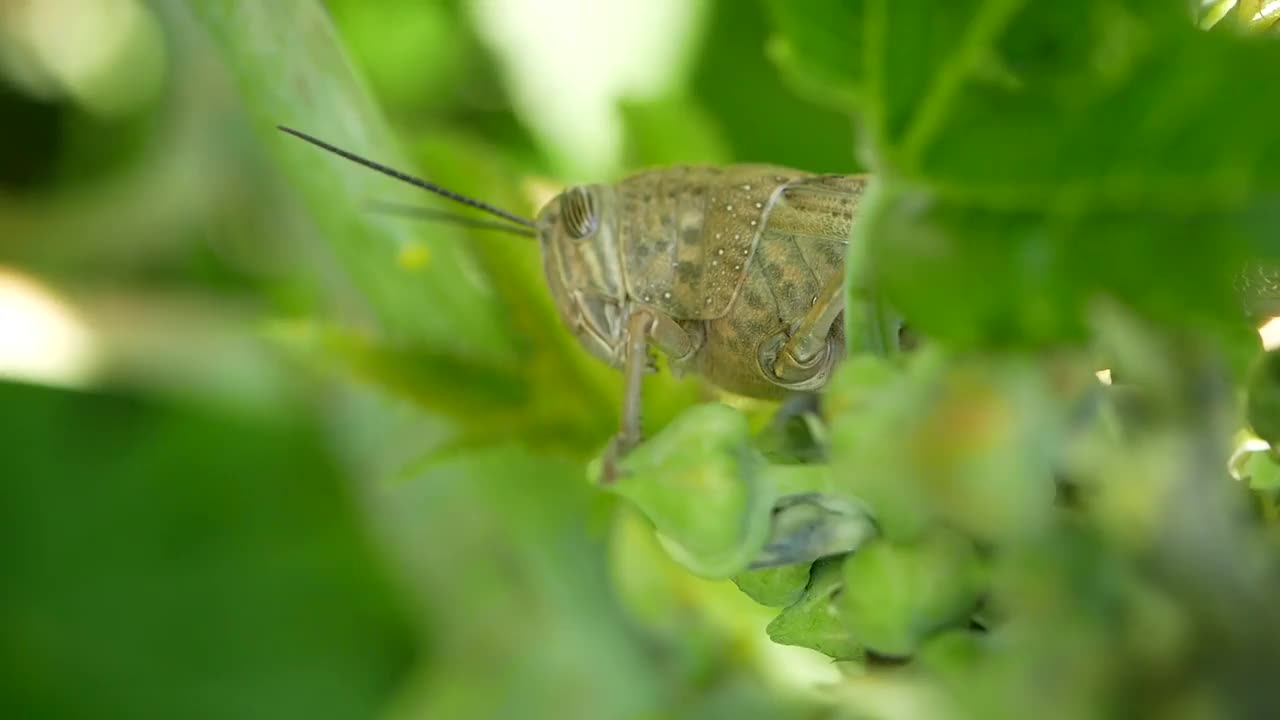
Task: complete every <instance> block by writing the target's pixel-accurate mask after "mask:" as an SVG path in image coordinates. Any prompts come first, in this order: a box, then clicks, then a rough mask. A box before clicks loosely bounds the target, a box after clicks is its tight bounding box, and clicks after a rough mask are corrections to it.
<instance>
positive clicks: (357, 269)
mask: <svg viewBox="0 0 1280 720" xmlns="http://www.w3.org/2000/svg"><path fill="white" fill-rule="evenodd" d="M190 7H191V11H192V12H193V13H194V14H195V17H196V18H197V19H198V21H199V22H200V24H201V26H202V27H203V28H204V29H205V30H206V31H207V32H208V34H209V36H210V37H211V38H212V39H213V40H214V42H215V44H216V46H217V48H218V49H219V51H220V53H221V56H222V58H223V59H224V61H225V63H226V65H227V67H228V68H229V69H230V71H231V74H232V77H233V79H234V81H235V83H236V87H237V89H238V91H239V93H240V95H241V97H242V98H243V99H244V100H245V107H246V109H247V111H248V112H249V115H250V117H251V119H252V120H253V121H254V123H255V130H256V133H257V135H258V137H259V138H261V140H262V142H263V143H264V145H265V146H266V147H268V148H269V149H270V153H271V155H272V156H273V157H274V158H275V159H276V160H277V161H278V163H279V165H280V167H281V168H282V169H283V170H284V173H285V176H286V178H287V180H288V181H289V183H290V184H291V185H292V186H293V187H294V188H296V190H297V192H298V196H299V198H300V199H301V201H302V202H303V203H304V205H305V206H306V208H307V209H308V211H309V215H310V217H311V218H313V219H314V220H315V222H316V223H317V226H318V228H319V229H320V231H321V232H322V233H323V235H324V237H325V238H326V239H327V240H328V241H329V243H330V244H331V246H332V247H333V249H334V251H335V253H336V254H337V256H338V258H339V259H340V260H341V262H342V265H343V267H344V268H345V269H346V271H347V272H348V273H349V275H350V276H351V278H352V280H353V281H354V282H355V284H356V285H357V286H358V287H359V288H360V290H361V291H362V292H363V293H364V295H365V296H366V297H367V299H368V302H369V305H370V307H371V309H372V310H373V313H374V315H375V317H376V318H377V319H378V321H379V329H380V330H381V331H383V332H385V333H387V334H388V336H389V337H390V338H392V339H393V340H394V341H396V342H401V341H403V342H411V343H418V344H423V345H427V346H431V347H435V348H443V347H449V348H451V349H452V350H453V351H454V352H456V353H457V354H458V355H460V356H463V357H489V356H498V357H502V358H504V359H505V358H510V357H513V355H514V350H513V347H512V344H511V341H510V338H509V336H508V332H509V331H508V329H507V328H506V327H505V323H504V322H503V319H502V313H501V312H500V310H499V307H498V305H497V304H496V303H495V302H494V297H493V292H492V289H491V288H490V287H489V286H488V284H487V282H486V281H485V280H484V279H483V277H482V276H481V274H480V273H478V272H476V271H475V261H474V259H473V258H472V257H471V256H470V253H469V252H468V250H467V244H466V243H464V242H461V241H460V239H459V238H460V235H461V233H460V232H459V231H457V230H455V229H450V228H447V227H435V228H432V231H431V234H430V236H429V238H427V239H422V238H421V237H420V235H419V233H418V231H417V230H416V229H415V228H414V227H412V226H411V225H409V224H407V223H405V222H404V221H403V220H401V219H398V218H387V217H379V216H376V215H372V214H371V213H369V212H367V211H366V210H365V203H367V202H368V201H369V200H371V199H382V200H388V199H396V196H399V197H404V198H412V201H421V200H422V199H423V198H422V193H421V191H418V190H411V189H409V188H408V186H405V185H403V184H399V183H396V182H395V181H394V180H392V179H390V178H387V177H383V176H381V175H378V174H376V173H373V172H371V171H369V170H367V169H364V168H361V167H359V166H357V165H354V164H352V163H350V162H347V161H345V160H343V159H340V158H337V157H334V156H332V155H327V154H325V153H324V152H322V151H320V150H319V149H317V148H314V147H311V146H308V145H306V144H304V143H302V142H300V141H298V140H296V139H294V138H291V137H288V136H286V135H284V134H282V133H280V132H278V131H277V130H276V129H275V128H276V125H280V124H283V125H289V126H292V127H295V128H297V129H299V130H302V131H304V132H307V133H309V134H311V135H315V136H318V137H320V138H321V139H324V140H326V141H328V142H331V143H333V144H335V145H338V146H340V147H343V148H344V149H347V150H349V151H351V152H355V153H358V154H361V155H364V156H366V157H369V158H371V159H373V160H376V161H378V162H382V163H384V164H387V165H391V166H394V167H398V168H400V169H402V170H405V171H407V172H417V171H418V170H419V169H418V168H417V167H415V166H414V164H412V163H410V162H408V161H406V160H405V156H404V155H403V154H402V153H401V152H399V151H398V150H397V149H396V143H395V142H394V141H393V140H392V139H391V134H390V132H389V130H388V129H387V126H386V123H385V121H384V120H383V118H382V117H381V115H380V114H379V112H378V111H377V110H376V109H375V106H374V104H373V102H372V100H371V99H370V97H369V93H368V91H367V90H366V88H365V85H364V83H363V81H362V80H361V78H359V77H358V76H357V75H356V74H355V73H354V72H353V70H352V67H351V64H350V62H349V61H348V59H347V57H346V55H345V53H344V52H343V50H342V48H341V47H340V45H339V43H338V39H337V37H336V36H335V34H334V29H333V26H332V24H331V22H330V19H329V16H328V14H327V13H326V11H325V9H324V8H323V6H322V5H321V4H320V3H318V2H316V1H315V0H283V1H282V2H272V3H260V2H252V1H249V0H209V1H208V2H198V3H192V4H191V6H190ZM173 12H175V13H177V12H180V11H178V10H173ZM427 175H428V176H429V175H430V174H429V173H427ZM441 202H443V201H441ZM513 210H515V211H520V212H523V211H526V208H518V207H517V208H513Z"/></svg>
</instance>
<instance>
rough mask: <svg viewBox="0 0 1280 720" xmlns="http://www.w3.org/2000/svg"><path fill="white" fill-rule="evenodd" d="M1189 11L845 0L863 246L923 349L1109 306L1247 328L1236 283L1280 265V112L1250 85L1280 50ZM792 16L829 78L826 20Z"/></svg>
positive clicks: (1016, 0)
mask: <svg viewBox="0 0 1280 720" xmlns="http://www.w3.org/2000/svg"><path fill="white" fill-rule="evenodd" d="M1183 10H1184V9H1183V8H1180V7H1179V5H1178V4H1177V3H1169V2H1157V1H1156V0H1131V1H1120V0H1088V1H1087V2H1082V3H1030V2H1025V1H1023V0H964V1H963V2H954V3H944V4H939V3H923V2H915V1H911V0H908V1H906V2H889V1H888V0H865V2H857V1H855V2H850V3H848V4H847V6H846V10H845V12H846V13H849V12H855V11H856V12H857V13H859V14H861V16H862V17H863V19H864V22H863V23H862V24H861V26H860V32H857V33H854V34H852V35H851V36H850V38H849V40H848V41H847V43H846V50H847V52H849V53H851V54H853V55H861V54H864V53H865V64H864V66H863V68H862V71H863V72H864V73H865V79H864V81H863V83H862V91H861V92H860V93H859V94H858V97H857V100H856V102H855V103H854V104H853V106H852V107H851V109H853V110H855V111H856V112H857V114H858V116H859V117H860V118H861V120H862V121H863V125H864V127H865V128H866V130H867V131H868V140H869V144H868V148H869V150H870V157H871V158H873V159H874V161H875V163H876V167H875V170H876V172H877V173H878V174H879V175H880V182H881V188H880V190H881V191H880V192H877V193H875V194H874V195H873V199H872V201H870V202H869V203H868V205H867V206H866V208H865V210H864V220H863V222H862V223H861V226H860V227H859V228H858V230H857V231H856V233H857V237H856V238H855V240H856V241H857V243H856V244H861V245H863V246H866V247H867V249H868V250H869V252H870V259H871V261H872V264H873V265H874V266H875V268H876V272H875V276H876V277H877V278H878V280H879V287H880V288H881V289H882V290H884V291H885V292H886V293H887V294H888V295H889V297H890V298H891V299H892V300H893V302H894V304H895V305H896V306H898V307H899V309H901V310H902V311H903V312H904V313H905V314H906V315H907V316H908V318H909V319H910V320H911V321H912V322H913V323H914V324H916V325H917V326H919V327H920V328H921V329H922V330H924V331H925V333H926V334H932V335H933V336H935V337H939V338H949V339H951V340H959V341H964V342H973V341H976V340H978V339H983V340H997V341H1027V340H1031V341H1035V342H1045V341H1054V340H1057V339H1061V338H1064V337H1071V336H1076V335H1079V334H1081V333H1082V332H1083V329H1084V318H1085V317H1086V316H1087V313H1088V310H1089V308H1090V307H1091V305H1092V303H1094V302H1095V301H1096V300H1097V299H1099V298H1101V297H1113V298H1117V299H1120V300H1121V301H1123V302H1125V303H1127V304H1130V305H1131V306H1133V307H1135V308H1137V309H1139V310H1140V311H1142V312H1143V313H1144V314H1147V315H1149V316H1155V317H1159V318H1162V319H1164V320H1168V321H1172V322H1176V323H1180V324H1198V325H1201V326H1203V325H1205V324H1206V323H1213V324H1215V325H1217V326H1221V325H1222V324H1224V323H1226V324H1230V323H1231V322H1233V321H1234V320H1236V319H1238V318H1239V315H1240V304H1239V302H1238V300H1237V298H1236V296H1235V294H1234V292H1233V282H1232V278H1233V277H1234V275H1235V273H1236V272H1237V271H1238V270H1239V269H1240V267H1241V266H1242V265H1244V264H1246V263H1247V262H1250V261H1262V262H1265V261H1268V260H1273V259H1274V258H1275V257H1276V256H1277V254H1278V253H1277V250H1278V248H1277V246H1276V244H1275V240H1274V238H1275V237H1276V236H1277V230H1278V229H1280V214H1278V213H1277V205H1276V203H1275V197H1276V194H1277V191H1278V190H1280V174H1277V173H1276V172H1275V168H1276V167H1280V165H1278V164H1277V163H1276V159H1277V154H1280V134H1278V133H1276V132H1275V131H1274V123H1273V122H1272V119H1271V118H1272V117H1274V115H1275V114H1276V112H1277V111H1278V110H1280V100H1277V99H1276V96H1275V95H1274V94H1272V93H1265V92H1259V91H1258V89H1259V88H1262V87H1266V86H1267V85H1268V84H1269V83H1270V80H1269V77H1270V73H1271V68H1274V67H1276V65H1277V63H1280V46H1276V45H1275V44H1274V43H1269V42H1260V41H1257V40H1245V39H1241V38H1240V37H1237V36H1234V35H1231V34H1219V33H1204V32H1201V31H1199V30H1197V29H1196V27H1195V25H1194V24H1193V22H1192V20H1191V17H1190V16H1189V15H1188V14H1187V13H1185V12H1183ZM793 20H794V21H793V22H790V23H787V24H785V25H784V26H783V29H784V30H785V31H787V32H788V33H789V37H790V43H791V44H792V45H793V46H794V47H797V48H814V49H815V50H814V53H815V55H814V58H813V59H812V61H813V62H818V61H819V60H823V62H825V63H827V64H830V63H831V62H832V60H831V58H833V57H835V56H834V54H833V53H832V52H830V51H829V50H827V51H823V52H820V53H819V52H818V49H821V48H824V47H828V46H829V45H830V42H829V40H830V38H829V36H830V33H831V30H830V27H828V26H825V25H824V19H823V17H822V16H821V15H819V14H813V15H810V16H801V15H800V14H798V13H797V14H795V17H794V18H793ZM849 72H852V71H849ZM840 89H841V88H840V87H837V88H835V90H836V91H837V92H839V91H840ZM854 265H856V267H857V268H858V269H859V270H860V271H861V270H862V269H863V268H864V267H865V264H851V267H852V266H854ZM1188 298H1194V300H1195V301H1194V302H1190V303H1189V302H1187V299H1188ZM958 299H963V301H962V302H957V301H956V300H958Z"/></svg>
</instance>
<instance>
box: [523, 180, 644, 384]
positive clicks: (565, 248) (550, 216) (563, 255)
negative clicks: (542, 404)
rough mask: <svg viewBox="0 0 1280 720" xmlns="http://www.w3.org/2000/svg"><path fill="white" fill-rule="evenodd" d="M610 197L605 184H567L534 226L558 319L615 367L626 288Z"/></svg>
mask: <svg viewBox="0 0 1280 720" xmlns="http://www.w3.org/2000/svg"><path fill="white" fill-rule="evenodd" d="M616 202H617V193H616V192H615V190H614V188H612V187H611V186H608V185H581V186H577V187H571V188H569V189H568V190H565V191H564V192H562V193H560V194H559V195H557V196H556V197H555V198H553V199H552V200H551V201H550V202H548V203H547V204H546V205H545V206H544V207H543V208H542V210H541V211H540V212H539V213H538V217H537V220H536V226H537V227H536V232H537V235H538V242H539V244H540V245H541V247H542V261H543V268H544V270H545V272H546V276H547V286H548V288H549V289H550V291H551V296H552V298H553V299H554V301H555V305H556V309H557V310H558V311H559V313H560V317H561V319H562V320H563V321H564V323H565V325H566V326H568V327H569V328H570V329H571V330H572V331H573V333H574V335H576V336H577V337H578V340H579V342H581V343H582V345H583V346H584V347H585V348H586V349H587V350H588V351H589V352H590V353H591V354H592V355H594V356H596V357H598V358H600V359H601V360H603V361H605V362H607V363H609V364H610V365H613V366H615V367H618V366H620V365H621V364H622V362H623V355H624V345H625V341H626V338H625V331H624V328H625V324H626V317H625V312H624V308H625V306H626V301H627V290H626V283H625V282H624V269H623V267H622V256H621V253H620V252H619V237H618V232H619V228H618V220H617V218H618V213H617V211H616V207H615V205H616Z"/></svg>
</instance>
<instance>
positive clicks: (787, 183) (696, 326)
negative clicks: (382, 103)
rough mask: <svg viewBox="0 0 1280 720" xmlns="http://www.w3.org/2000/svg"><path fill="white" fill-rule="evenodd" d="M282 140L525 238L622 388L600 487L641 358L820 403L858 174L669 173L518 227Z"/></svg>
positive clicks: (590, 193)
mask: <svg viewBox="0 0 1280 720" xmlns="http://www.w3.org/2000/svg"><path fill="white" fill-rule="evenodd" d="M280 129H281V130H283V131H285V132H287V133H289V134H291V135H294V136H296V137H299V138H301V139H303V140H305V141H307V142H309V143H312V144H313V145H316V146H318V147H321V148H323V149H325V150H327V151H329V152H332V153H335V154H337V155H339V156H341V157H344V158H346V159H348V160H352V161H354V162H357V163H359V164H361V165H364V166H365V167H368V168H371V169H373V170H377V171H378V172H381V173H384V174H387V175H390V176H392V177H395V178H397V179H400V180H403V181H405V182H408V183H410V184H413V185H415V186H417V187H420V188H423V189H426V190H429V191H431V192H434V193H437V194H439V195H443V196H444V197H447V198H449V199H451V200H454V201H457V202H461V203H463V204H466V205H469V206H471V207H474V208H477V209H480V210H483V211H484V212H487V213H489V214H490V215H493V216H495V217H498V218H501V219H502V220H503V221H505V222H507V223H511V224H512V225H511V226H510V227H508V226H507V225H497V228H498V229H504V228H505V229H507V230H512V231H516V232H519V233H521V234H525V235H529V236H531V237H536V238H537V240H538V242H539V245H540V246H541V250H542V258H543V267H544V270H545V272H546V280H547V285H548V288H549V289H550V291H551V295H552V297H553V298H554V300H555V305H556V307H557V308H558V310H559V313H560V316H561V318H562V319H563V321H564V323H565V325H566V326H567V327H568V328H569V329H570V330H571V331H572V332H573V333H574V335H576V336H577V338H578V340H579V341H580V342H581V343H582V345H583V346H584V347H585V348H586V349H587V350H588V351H589V352H590V353H592V354H593V355H595V356H596V357H598V358H599V359H601V360H603V361H605V362H607V363H609V364H610V365H612V366H614V367H616V368H620V369H622V370H623V371H624V372H625V375H626V396H625V399H624V402H623V415H622V422H621V429H620V431H619V432H618V434H617V435H616V436H615V438H614V441H613V443H612V444H611V445H610V448H609V450H608V451H607V452H608V454H607V455H606V462H605V464H604V467H605V475H606V480H607V479H609V478H610V477H611V476H612V474H613V468H614V462H613V461H614V460H616V459H617V458H618V457H620V456H621V454H622V453H625V452H626V451H627V450H629V449H630V448H632V447H634V446H635V444H636V443H638V442H639V441H640V437H641V431H640V393H641V379H642V378H643V376H644V374H645V372H646V371H647V370H648V368H649V367H650V356H649V349H650V347H656V348H657V349H658V350H660V351H661V352H663V353H664V354H666V356H667V357H668V359H669V365H670V367H671V368H672V370H673V371H675V372H693V373H698V374H700V375H702V376H703V377H705V378H706V379H707V380H708V381H710V382H711V383H712V384H714V385H716V386H718V387H720V388H722V389H724V390H727V391H729V392H733V393H737V394H740V395H745V396H748V397H753V398H761V399H779V398H781V397H783V396H785V395H786V394H788V393H789V392H805V391H815V390H817V389H820V388H821V387H822V386H823V385H825V384H826V382H827V379H828V378H829V377H830V376H831V373H832V368H833V367H834V366H835V364H836V363H837V362H838V361H839V360H840V359H841V358H842V357H843V355H844V352H845V340H844V324H843V323H842V322H840V319H841V316H842V314H843V312H844V310H845V293H844V291H843V280H844V268H845V255H846V248H847V245H848V241H849V235H850V231H851V228H852V225H853V222H854V219H855V216H856V214H857V210H858V205H859V201H860V199H861V197H862V195H863V192H864V190H865V189H866V187H867V182H868V178H867V177H866V176H864V175H830V174H828V175H821V174H814V173H808V172H801V171H798V170H793V169H790V168H784V167H776V166H772V165H730V166H726V167H714V166H688V167H667V168H661V169H656V170H648V171H644V172H640V173H637V174H634V175H631V176H630V177H627V178H625V179H623V180H621V181H619V182H617V183H615V184H612V185H606V184H593V185H582V186H577V187H571V188H569V189H567V190H565V191H564V192H562V193H560V194H559V195H558V196H556V197H555V198H553V199H552V200H551V201H550V202H548V203H547V204H546V205H545V206H544V207H543V208H542V209H541V210H540V211H539V212H538V215H537V218H536V219H533V220H530V219H528V218H523V217H520V216H518V215H516V214H513V213H510V212H507V211H505V210H501V209H499V208H496V207H494V206H492V205H489V204H487V203H484V202H481V201H478V200H475V199H472V198H468V197H465V196H462V195H459V194H457V193H454V192H452V191H449V190H446V189H444V188H442V187H440V186H438V185H435V184H434V183H430V182H428V181H425V180H422V179H420V178H416V177H412V176H410V175H406V174H405V173H402V172H399V171H397V170H393V169H391V168H389V167H387V166H385V165H381V164H379V163H376V162H373V161H370V160H368V159H365V158H362V157H359V156H356V155H353V154H351V153H349V152H347V151H344V150H341V149H339V148H336V147H334V146H332V145H329V144H327V143H325V142H323V141H320V140H318V139H316V138H314V137H311V136H309V135H306V134H305V133H301V132H298V131H296V130H292V129H289V128H285V127H281V128H280ZM473 224H475V223H473ZM491 227H492V225H491Z"/></svg>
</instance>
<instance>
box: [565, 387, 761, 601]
mask: <svg viewBox="0 0 1280 720" xmlns="http://www.w3.org/2000/svg"><path fill="white" fill-rule="evenodd" d="M619 470H620V475H621V476H620V477H619V478H618V480H617V481H616V482H615V483H613V484H611V485H608V486H606V489H608V490H609V491H611V492H614V493H617V494H618V495H620V496H621V497H623V498H626V499H627V501H629V502H630V503H631V504H632V505H633V506H635V507H636V508H637V509H638V510H639V511H640V512H641V513H642V514H643V515H644V516H645V517H646V518H648V519H649V521H650V522H651V523H653V525H654V528H655V529H656V530H657V533H658V538H659V540H660V541H661V542H662V544H663V546H664V547H665V548H666V549H667V552H669V553H670V554H671V556H672V557H673V558H674V559H675V560H676V561H677V562H679V563H680V564H681V565H683V566H684V567H686V568H687V569H688V570H689V571H690V572H692V573H694V574H695V575H699V576H701V577H705V578H710V579H724V578H729V577H731V576H733V575H736V574H738V573H740V572H742V571H744V570H746V569H747V567H748V566H749V565H750V564H751V562H752V561H753V560H754V559H755V558H756V557H757V556H758V555H759V554H760V550H761V549H762V548H763V547H764V545H765V543H766V542H767V541H768V539H769V534H770V528H771V522H770V516H771V511H772V508H773V501H774V493H773V490H772V487H771V485H770V483H769V482H768V480H767V477H766V475H767V473H766V464H765V462H764V459H763V458H762V457H761V456H760V454H759V453H757V452H756V451H755V450H754V449H753V448H752V447H751V446H750V431H749V428H748V425H747V421H746V418H745V417H743V415H742V414H741V413H739V412H738V411H737V410H734V409H733V408H730V407H728V406H726V405H720V404H715V403H712V404H707V405H700V406H697V407H694V408H691V409H689V410H688V411H687V412H685V413H684V414H682V415H680V416H679V417H677V418H676V419H675V420H674V421H672V422H671V423H670V424H669V425H668V426H667V427H666V428H664V429H663V430H662V432H660V433H658V434H657V435H655V436H653V437H652V438H649V439H648V440H646V441H645V442H644V443H643V444H641V445H640V446H639V447H637V448H635V449H634V450H632V451H631V452H630V453H629V454H628V455H627V456H626V457H624V458H623V459H622V461H621V462H620V463H619ZM588 472H589V473H590V475H589V477H591V478H598V477H600V474H599V461H597V462H596V463H593V465H592V467H591V468H590V469H589V470H588Z"/></svg>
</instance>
